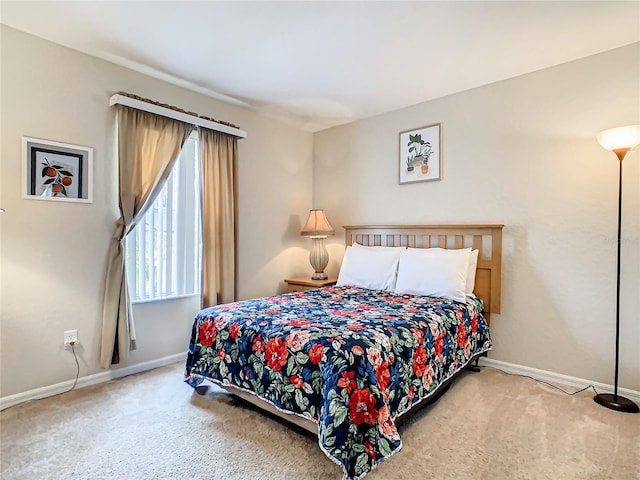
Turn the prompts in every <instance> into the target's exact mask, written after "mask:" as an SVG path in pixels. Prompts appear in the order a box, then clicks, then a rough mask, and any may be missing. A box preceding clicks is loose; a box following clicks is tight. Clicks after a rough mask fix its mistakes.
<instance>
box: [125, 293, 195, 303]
mask: <svg viewBox="0 0 640 480" xmlns="http://www.w3.org/2000/svg"><path fill="white" fill-rule="evenodd" d="M199 296H200V294H199V293H188V294H184V295H173V296H170V297H162V298H142V299H139V300H132V301H131V305H138V304H142V303H156V302H166V301H170V300H180V299H182V298H190V297H199Z"/></svg>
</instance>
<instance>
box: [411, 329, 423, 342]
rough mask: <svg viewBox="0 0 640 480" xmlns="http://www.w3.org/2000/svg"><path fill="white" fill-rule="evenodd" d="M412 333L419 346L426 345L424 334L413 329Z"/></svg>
mask: <svg viewBox="0 0 640 480" xmlns="http://www.w3.org/2000/svg"><path fill="white" fill-rule="evenodd" d="M411 331H412V332H413V336H414V338H415V339H416V342H418V345H422V344H423V343H424V332H423V331H422V330H420V329H418V328H412V329H411Z"/></svg>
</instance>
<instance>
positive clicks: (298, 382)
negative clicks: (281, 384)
mask: <svg viewBox="0 0 640 480" xmlns="http://www.w3.org/2000/svg"><path fill="white" fill-rule="evenodd" d="M289 381H290V382H291V383H292V384H293V385H295V387H296V388H302V387H304V380H303V379H302V377H300V376H299V375H292V376H291V377H290V378H289Z"/></svg>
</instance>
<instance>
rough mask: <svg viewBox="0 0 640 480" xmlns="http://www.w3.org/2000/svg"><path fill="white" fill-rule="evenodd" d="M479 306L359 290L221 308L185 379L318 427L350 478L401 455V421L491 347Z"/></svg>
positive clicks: (203, 320) (193, 348) (213, 312)
mask: <svg viewBox="0 0 640 480" xmlns="http://www.w3.org/2000/svg"><path fill="white" fill-rule="evenodd" d="M481 312H482V302H481V301H480V300H479V299H476V298H469V299H468V300H467V303H466V305H465V304H463V303H459V302H454V301H450V300H445V299H440V298H431V297H417V296H413V295H394V294H390V293H386V292H375V291H371V290H364V289H360V288H353V287H325V288H322V289H318V290H311V291H307V292H298V293H292V294H287V295H279V296H274V297H266V298H260V299H255V300H247V301H243V302H237V303H230V304H225V305H218V306H215V307H211V308H207V309H204V310H202V311H201V312H199V313H198V315H197V316H196V319H195V321H194V324H193V331H192V334H191V341H190V344H189V354H188V357H187V365H186V372H185V378H186V379H185V381H186V382H187V383H189V384H190V385H191V386H193V387H195V386H197V385H199V384H200V383H201V382H202V381H203V380H204V379H208V380H212V381H214V382H217V383H220V384H222V385H233V386H235V387H238V388H241V389H243V390H246V391H249V392H252V393H254V394H256V395H258V396H259V397H261V398H263V399H265V400H267V401H268V402H270V403H271V404H273V405H274V406H275V407H277V408H278V409H280V410H282V411H285V412H289V413H294V414H297V415H301V416H304V417H306V418H308V419H311V420H313V421H314V422H316V423H317V424H318V443H319V444H320V448H321V449H322V450H323V451H324V453H325V454H326V455H327V456H328V457H329V458H330V459H331V460H333V461H334V462H336V463H337V464H339V465H340V466H341V467H342V469H343V471H344V477H343V478H345V479H359V478H362V477H363V476H364V475H366V474H367V473H368V472H369V471H371V469H373V468H375V466H376V465H378V464H379V463H380V462H382V461H384V460H385V459H387V458H388V457H390V456H391V455H393V454H394V453H396V452H397V451H398V450H400V448H401V447H402V443H401V440H400V436H399V435H398V431H397V430H396V426H395V423H394V419H396V418H397V417H398V416H399V415H400V414H402V413H404V412H405V411H407V410H408V409H409V408H410V407H411V406H412V405H414V404H416V403H418V402H420V401H421V400H423V399H424V398H426V397H428V396H429V395H431V394H432V393H433V392H434V391H435V389H436V388H437V386H438V385H440V384H441V383H442V382H443V381H445V380H447V379H448V378H449V377H450V376H452V375H453V374H455V373H456V372H458V371H459V370H461V369H462V368H464V367H465V366H466V364H468V363H469V361H470V360H471V358H472V357H473V356H474V355H476V354H478V353H480V352H485V351H487V350H490V349H491V338H490V334H489V329H488V326H487V323H486V321H485V319H484V317H483V315H482V313H481Z"/></svg>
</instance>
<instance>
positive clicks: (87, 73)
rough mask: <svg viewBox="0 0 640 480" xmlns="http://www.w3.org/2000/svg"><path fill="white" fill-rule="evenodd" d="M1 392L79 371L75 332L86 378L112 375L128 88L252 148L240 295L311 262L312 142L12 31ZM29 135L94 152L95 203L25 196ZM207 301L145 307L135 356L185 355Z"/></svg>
mask: <svg viewBox="0 0 640 480" xmlns="http://www.w3.org/2000/svg"><path fill="white" fill-rule="evenodd" d="M1 35H2V38H1V40H2V42H1V43H2V50H1V53H2V57H1V62H2V63H1V68H2V70H1V81H2V84H1V102H2V104H1V105H2V114H1V122H2V123H1V131H0V132H1V155H2V158H1V164H0V165H1V168H2V170H1V180H0V188H1V198H0V205H1V206H2V207H3V208H5V209H6V213H4V214H2V216H1V217H0V223H1V228H2V230H1V233H2V243H1V259H2V263H1V271H0V275H1V278H0V295H1V297H0V305H1V307H2V311H1V314H2V317H1V330H0V333H1V348H2V350H1V364H2V365H1V372H0V373H1V377H2V383H1V391H0V395H1V396H3V397H4V396H8V395H12V394H16V393H21V392H24V391H28V390H31V389H34V388H38V387H43V386H49V385H52V384H55V383H58V382H62V381H65V380H69V379H73V378H74V375H75V363H74V361H73V357H72V356H71V354H70V353H69V352H66V351H65V350H63V347H62V338H63V337H62V334H63V331H65V330H70V329H78V332H79V339H80V347H79V349H78V351H79V357H80V365H81V375H82V376H85V375H90V374H92V373H97V372H99V371H100V370H99V367H98V360H99V335H100V328H101V312H102V295H103V283H104V275H105V261H106V254H107V246H108V243H109V240H110V238H111V235H112V232H113V229H114V223H115V221H116V219H117V217H118V207H117V206H118V200H117V164H116V161H115V158H114V154H115V152H114V121H115V115H114V111H113V109H111V108H109V106H108V101H109V97H110V96H111V95H112V94H113V93H115V92H116V91H120V90H123V91H127V92H131V93H135V94H138V95H141V96H145V97H148V98H152V99H155V100H158V101H162V102H165V103H169V104H172V105H175V106H179V107H181V108H185V109H188V110H191V111H195V112H198V113H201V114H203V115H208V116H212V117H214V118H217V119H221V120H225V121H230V122H233V123H235V124H237V125H239V126H240V127H241V128H242V129H244V130H246V131H247V132H248V135H249V136H248V138H247V139H245V140H242V141H241V142H240V147H239V171H238V176H239V185H238V190H239V192H238V200H239V206H238V211H239V259H240V260H239V266H238V269H239V272H238V281H239V296H240V297H241V298H249V297H257V296H263V295H270V294H274V293H277V292H279V291H282V289H283V284H282V279H283V278H284V277H285V276H288V275H292V274H294V273H301V272H306V271H307V270H309V268H310V267H308V260H307V247H308V245H307V244H306V242H305V241H304V239H301V238H300V236H299V229H300V228H301V222H303V221H304V220H305V219H306V214H307V212H308V210H309V208H311V185H312V178H311V175H312V148H313V143H312V142H313V137H312V135H311V134H310V133H308V132H303V131H301V130H297V129H295V128H292V127H290V126H286V125H284V124H282V123H280V122H278V121H275V120H272V119H269V118H266V117H261V116H259V115H257V114H255V113H253V112H251V111H249V110H246V109H241V108H239V107H236V106H233V105H230V104H226V103H223V102H220V101H217V100H213V99H211V98H209V97H206V96H203V95H200V94H197V93H193V92H190V91H188V90H185V89H182V88H179V87H176V86H173V85H170V84H167V83H165V82H162V81H159V80H156V79H152V78H150V77H147V76H145V75H141V74H139V73H136V72H133V71H131V70H128V69H125V68H122V67H118V66H116V65H113V64H110V63H108V62H105V61H102V60H99V59H96V58H93V57H90V56H87V55H84V54H81V53H78V52H76V51H73V50H70V49H67V48H63V47H60V46H58V45H55V44H52V43H50V42H47V41H44V40H41V39H38V38H36V37H33V36H30V35H26V34H24V33H21V32H19V31H17V30H14V29H11V28H8V27H5V26H2V30H1ZM23 135H27V136H33V137H37V138H44V139H49V140H55V141H60V142H65V143H72V144H77V145H86V146H91V147H93V148H94V149H95V152H94V165H95V172H94V201H93V203H92V204H74V203H59V202H46V201H34V200H26V199H23V198H22V191H21V180H20V179H21V162H22V152H21V137H22V136H23ZM197 309H198V304H197V301H194V300H193V299H183V300H176V301H167V302H162V303H155V304H141V305H136V306H134V315H135V318H136V324H137V334H138V350H136V351H135V352H133V353H132V355H131V359H130V364H135V363H140V362H144V361H148V360H155V359H158V358H162V357H164V356H168V355H172V354H176V353H179V352H184V351H186V348H187V341H188V334H189V326H190V324H191V320H192V318H193V315H194V313H195V312H196V311H197Z"/></svg>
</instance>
